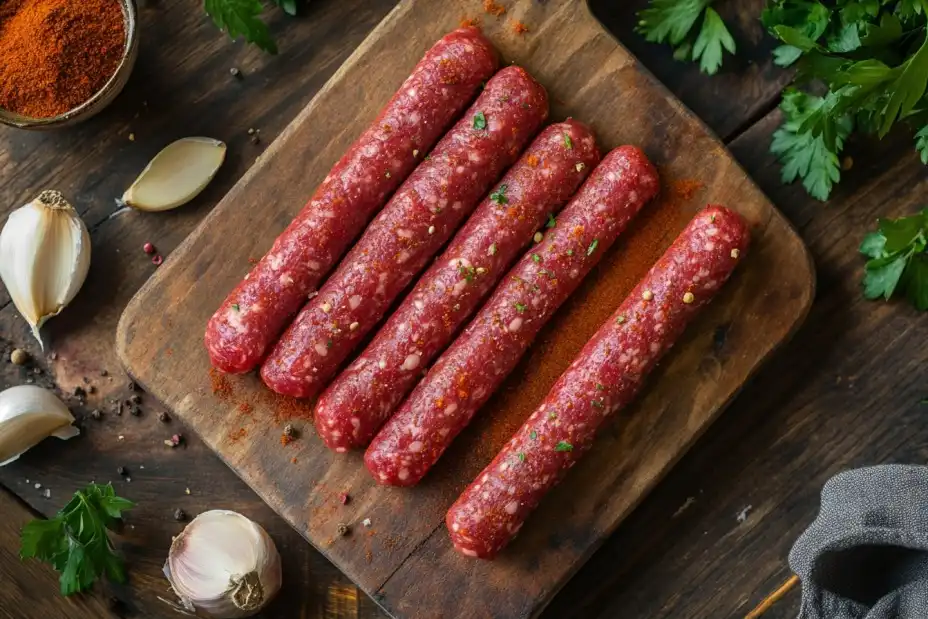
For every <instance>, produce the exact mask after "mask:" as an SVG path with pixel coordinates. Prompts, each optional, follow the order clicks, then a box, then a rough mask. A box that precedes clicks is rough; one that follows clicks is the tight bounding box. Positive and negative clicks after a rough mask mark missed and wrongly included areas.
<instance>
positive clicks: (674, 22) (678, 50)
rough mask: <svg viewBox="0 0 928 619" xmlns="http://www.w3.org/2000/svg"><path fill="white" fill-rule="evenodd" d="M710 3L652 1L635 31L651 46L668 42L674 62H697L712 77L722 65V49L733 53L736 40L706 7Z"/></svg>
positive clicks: (667, 0)
mask: <svg viewBox="0 0 928 619" xmlns="http://www.w3.org/2000/svg"><path fill="white" fill-rule="evenodd" d="M713 2H714V0H651V2H650V4H649V5H648V8H646V9H644V10H643V11H641V12H639V13H638V18H639V21H638V26H637V28H636V30H637V31H638V32H639V33H641V34H643V35H644V37H645V39H646V40H648V41H650V42H652V43H669V44H670V45H671V47H673V50H674V54H673V57H674V58H675V59H676V60H693V61H698V62H699V68H700V70H701V71H702V72H703V73H706V74H708V75H714V74H715V73H717V72H718V70H719V68H720V67H721V66H722V56H723V52H722V50H723V48H724V49H725V50H727V51H728V52H729V53H731V54H734V53H735V40H734V39H733V38H732V36H731V33H729V31H728V28H726V26H725V22H723V21H722V18H721V17H720V16H719V14H718V13H717V12H716V11H715V9H713V8H711V7H710V6H709V5H710V4H712V3H713ZM700 18H702V21H701V23H700V26H699V29H698V34H697V33H696V24H697V22H699V21H700Z"/></svg>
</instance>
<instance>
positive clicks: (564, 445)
mask: <svg viewBox="0 0 928 619" xmlns="http://www.w3.org/2000/svg"><path fill="white" fill-rule="evenodd" d="M573 450H574V446H573V445H571V444H570V443H568V442H567V441H560V442H558V444H557V446H556V447H555V448H554V451H573Z"/></svg>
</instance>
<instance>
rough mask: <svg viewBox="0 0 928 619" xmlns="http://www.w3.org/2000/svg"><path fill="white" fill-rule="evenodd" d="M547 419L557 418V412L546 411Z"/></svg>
mask: <svg viewBox="0 0 928 619" xmlns="http://www.w3.org/2000/svg"><path fill="white" fill-rule="evenodd" d="M548 419H557V413H548Z"/></svg>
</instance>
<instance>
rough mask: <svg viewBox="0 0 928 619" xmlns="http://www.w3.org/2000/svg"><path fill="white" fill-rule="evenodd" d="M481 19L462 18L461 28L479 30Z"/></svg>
mask: <svg viewBox="0 0 928 619" xmlns="http://www.w3.org/2000/svg"><path fill="white" fill-rule="evenodd" d="M479 27H480V19H479V18H477V17H462V18H461V28H479Z"/></svg>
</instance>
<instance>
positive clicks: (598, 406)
mask: <svg viewBox="0 0 928 619" xmlns="http://www.w3.org/2000/svg"><path fill="white" fill-rule="evenodd" d="M590 403H591V404H592V405H593V406H594V407H595V408H603V407H604V406H605V405H604V404H603V403H602V402H601V401H599V400H592V401H591V402H590Z"/></svg>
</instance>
